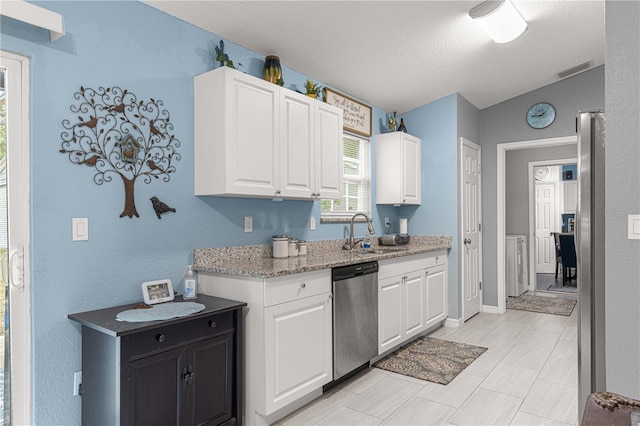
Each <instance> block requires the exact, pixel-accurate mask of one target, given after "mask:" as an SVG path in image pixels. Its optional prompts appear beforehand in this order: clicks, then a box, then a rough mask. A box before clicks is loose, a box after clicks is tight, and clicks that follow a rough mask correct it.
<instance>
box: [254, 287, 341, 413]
mask: <svg viewBox="0 0 640 426" xmlns="http://www.w3.org/2000/svg"><path fill="white" fill-rule="evenodd" d="M264 315H265V355H264V356H265V366H266V392H267V395H266V411H267V413H272V412H274V411H276V410H277V409H279V408H282V407H284V406H285V405H287V404H290V403H292V402H294V401H295V400H297V399H299V398H300V397H302V396H304V395H306V394H307V393H309V392H311V391H313V390H315V389H318V388H320V387H322V385H324V384H326V383H328V382H330V381H331V379H332V374H333V370H332V355H331V348H332V346H331V345H332V338H331V336H332V330H331V304H330V302H329V301H328V300H327V295H325V294H321V295H319V296H313V297H309V298H306V299H301V300H296V301H293V302H289V303H282V304H280V305H275V306H270V307H268V308H266V309H265V311H264Z"/></svg>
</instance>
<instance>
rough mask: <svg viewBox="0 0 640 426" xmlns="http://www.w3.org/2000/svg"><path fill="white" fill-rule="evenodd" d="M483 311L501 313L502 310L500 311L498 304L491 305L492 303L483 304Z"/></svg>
mask: <svg viewBox="0 0 640 426" xmlns="http://www.w3.org/2000/svg"><path fill="white" fill-rule="evenodd" d="M482 312H484V313H485V314H500V313H501V312H498V307H497V306H491V305H482ZM502 314H504V312H502Z"/></svg>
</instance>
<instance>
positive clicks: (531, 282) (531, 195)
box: [527, 157, 578, 291]
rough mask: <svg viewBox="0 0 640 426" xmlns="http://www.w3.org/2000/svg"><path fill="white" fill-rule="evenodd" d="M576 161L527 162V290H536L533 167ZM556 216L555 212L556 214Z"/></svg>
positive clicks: (560, 189) (574, 161) (558, 205)
mask: <svg viewBox="0 0 640 426" xmlns="http://www.w3.org/2000/svg"><path fill="white" fill-rule="evenodd" d="M577 162H578V159H577V158H575V157H574V158H565V159H563V160H547V161H530V162H529V178H528V181H527V182H528V183H529V291H535V290H536V263H535V262H536V259H535V253H534V252H533V249H534V247H535V241H534V238H535V235H534V234H535V226H536V223H535V219H536V218H535V214H536V209H535V200H534V198H535V197H534V194H535V192H534V191H535V186H536V181H535V179H534V174H533V169H534V168H535V167H538V166H561V165H565V164H576V163H577ZM556 189H557V190H558V193H560V192H561V191H562V188H556ZM559 198H561V197H558V194H556V200H558V199H559ZM557 207H558V208H560V207H561V205H560V204H559V203H558V204H557ZM556 216H557V214H556Z"/></svg>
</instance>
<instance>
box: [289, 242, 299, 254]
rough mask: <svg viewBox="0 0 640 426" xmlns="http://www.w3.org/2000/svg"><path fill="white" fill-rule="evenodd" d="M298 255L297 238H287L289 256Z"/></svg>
mask: <svg viewBox="0 0 640 426" xmlns="http://www.w3.org/2000/svg"><path fill="white" fill-rule="evenodd" d="M296 256H298V240H296V239H295V238H289V257H296Z"/></svg>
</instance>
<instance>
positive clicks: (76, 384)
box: [73, 371, 82, 396]
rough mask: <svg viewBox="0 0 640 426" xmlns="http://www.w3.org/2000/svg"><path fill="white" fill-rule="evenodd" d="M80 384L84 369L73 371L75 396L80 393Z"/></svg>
mask: <svg viewBox="0 0 640 426" xmlns="http://www.w3.org/2000/svg"><path fill="white" fill-rule="evenodd" d="M80 385H82V371H76V372H75V373H73V396H78V395H80Z"/></svg>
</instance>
